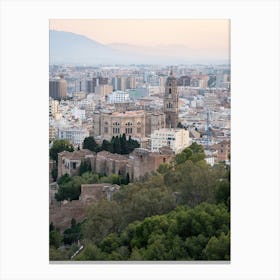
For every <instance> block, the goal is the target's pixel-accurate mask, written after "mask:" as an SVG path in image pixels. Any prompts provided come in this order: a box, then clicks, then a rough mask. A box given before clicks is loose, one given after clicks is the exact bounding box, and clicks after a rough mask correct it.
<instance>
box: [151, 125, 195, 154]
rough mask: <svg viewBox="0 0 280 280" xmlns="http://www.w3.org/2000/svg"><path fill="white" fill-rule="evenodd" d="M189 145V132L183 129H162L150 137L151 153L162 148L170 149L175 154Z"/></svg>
mask: <svg viewBox="0 0 280 280" xmlns="http://www.w3.org/2000/svg"><path fill="white" fill-rule="evenodd" d="M189 145H190V138H189V132H188V131H187V130H185V129H179V128H178V129H169V128H163V129H159V130H155V131H154V132H153V133H152V135H151V151H152V152H158V151H159V149H160V148H162V147H166V146H167V147H170V148H171V149H172V151H174V152H175V154H177V153H180V152H181V151H182V150H183V149H184V148H186V147H188V146H189Z"/></svg>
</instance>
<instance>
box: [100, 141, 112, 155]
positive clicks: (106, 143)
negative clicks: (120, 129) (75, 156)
mask: <svg viewBox="0 0 280 280" xmlns="http://www.w3.org/2000/svg"><path fill="white" fill-rule="evenodd" d="M101 150H102V151H108V152H110V153H112V152H113V147H112V143H111V142H109V141H107V140H105V139H104V140H103V142H102V145H101Z"/></svg>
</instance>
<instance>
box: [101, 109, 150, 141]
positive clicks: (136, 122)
mask: <svg viewBox="0 0 280 280" xmlns="http://www.w3.org/2000/svg"><path fill="white" fill-rule="evenodd" d="M145 117H146V114H145V111H143V110H139V111H126V112H113V113H101V114H100V130H99V135H101V138H102V139H106V140H111V138H112V136H117V135H120V134H123V133H125V134H126V135H127V136H131V137H134V138H139V139H141V138H144V137H145Z"/></svg>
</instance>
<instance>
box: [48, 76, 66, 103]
mask: <svg viewBox="0 0 280 280" xmlns="http://www.w3.org/2000/svg"><path fill="white" fill-rule="evenodd" d="M49 96H50V97H51V98H53V99H56V100H61V99H66V96H67V82H66V81H65V80H64V77H63V75H60V76H59V78H56V79H53V80H50V81H49Z"/></svg>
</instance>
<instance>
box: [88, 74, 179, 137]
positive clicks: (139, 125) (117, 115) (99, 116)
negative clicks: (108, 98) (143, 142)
mask: <svg viewBox="0 0 280 280" xmlns="http://www.w3.org/2000/svg"><path fill="white" fill-rule="evenodd" d="M163 105H164V106H163V110H161V111H148V110H139V109H137V108H135V109H134V110H127V111H121V112H120V111H119V112H118V111H115V112H110V111H106V110H98V111H95V112H94V117H93V136H94V137H97V136H99V137H100V138H101V139H106V140H111V138H112V137H113V136H117V135H122V134H123V133H125V134H126V135H128V136H131V137H132V138H136V139H143V138H146V137H149V136H150V135H151V134H152V133H153V132H154V131H155V130H157V129H161V128H176V127H177V125H178V92H177V79H176V78H175V77H174V76H173V72H172V70H171V72H170V75H169V76H168V78H167V80H166V83H165V93H164V100H163Z"/></svg>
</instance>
